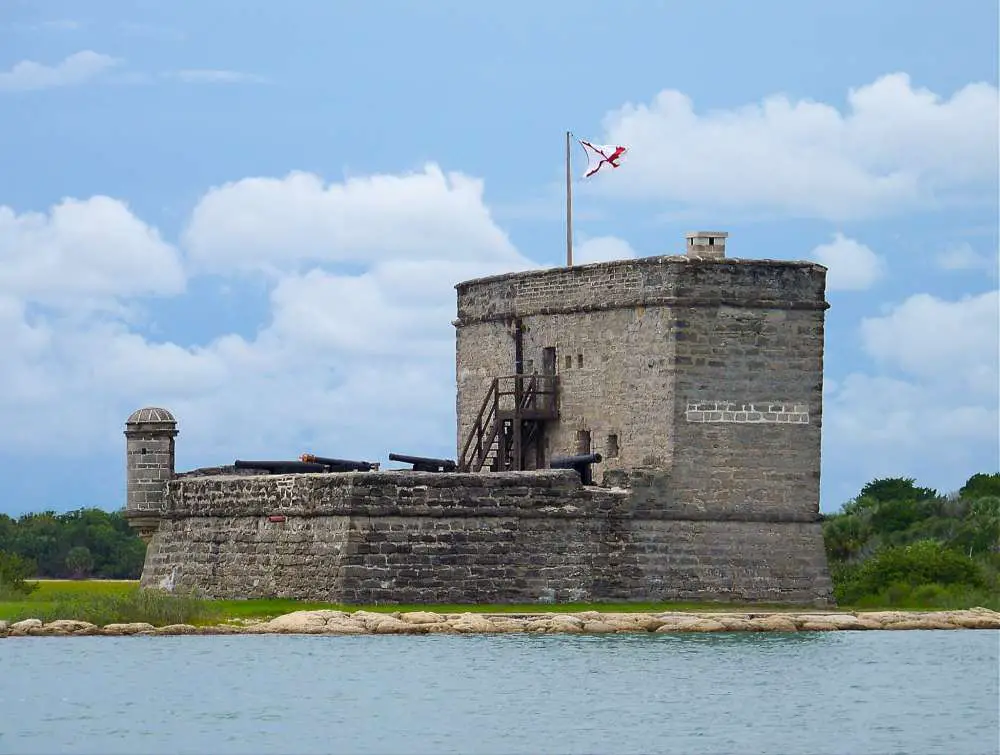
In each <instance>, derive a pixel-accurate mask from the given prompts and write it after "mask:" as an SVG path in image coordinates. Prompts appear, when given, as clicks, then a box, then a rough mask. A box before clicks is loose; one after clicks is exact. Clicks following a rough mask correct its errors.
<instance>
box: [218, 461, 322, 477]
mask: <svg viewBox="0 0 1000 755" xmlns="http://www.w3.org/2000/svg"><path fill="white" fill-rule="evenodd" d="M233 466H234V467H235V468H236V469H260V470H263V471H265V472H268V473H270V474H302V473H305V472H325V471H326V467H325V466H324V465H322V464H315V463H311V462H305V461H243V460H241V459H237V460H236V461H234V462H233Z"/></svg>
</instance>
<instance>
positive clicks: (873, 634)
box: [0, 630, 1000, 755]
mask: <svg viewBox="0 0 1000 755" xmlns="http://www.w3.org/2000/svg"><path fill="white" fill-rule="evenodd" d="M998 655H1000V632H996V631H984V630H975V631H968V630H965V631H963V630H958V631H936V632H935V631H902V632H887V631H870V632H815V633H799V634H764V633H762V634H704V635H641V636H637V635H599V636H579V635H492V636H453V635H452V636H448V635H430V636H392V635H387V636H381V635H379V636H337V637H330V636H327V637H323V636H287V635H285V636H273V635H247V636H214V637H79V638H64V637H57V638H9V639H6V640H0V753H39V754H40V755H53V754H54V753H61V754H69V753H88V754H89V753H94V754H95V755H97V754H98V753H100V754H101V755H115V754H117V753H123V754H125V753H127V754H128V755H140V754H141V753H171V754H172V755H184V754H185V753H192V754H194V755H208V754H212V755H227V754H228V753H248V754H254V755H264V754H266V753H281V754H282V755H299V754H302V753H377V754H378V755H387V754H389V753H407V754H410V753H417V754H419V753H434V754H435V755H439V754H443V753H462V754H463V755H465V754H466V753H470V754H471V753H502V754H503V755H508V754H511V753H545V754H546V755H549V754H554V753H619V752H621V753H684V754H685V755H705V754H707V753H726V754H727V755H729V754H730V753H732V754H736V753H738V754H739V755H750V754H751V753H780V754H781V755H789V754H792V755H794V754H801V755H822V754H825V753H838V754H839V753H845V754H850V755H866V754H870V755H875V754H879V755H881V754H882V753H906V754H907V755H923V754H924V753H928V754H930V753H941V754H942V755H989V754H992V753H997V752H998V751H1000V744H998V726H1000V722H998V717H1000V714H998V694H1000V693H998V662H1000V661H998Z"/></svg>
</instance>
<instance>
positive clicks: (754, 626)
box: [747, 614, 798, 632]
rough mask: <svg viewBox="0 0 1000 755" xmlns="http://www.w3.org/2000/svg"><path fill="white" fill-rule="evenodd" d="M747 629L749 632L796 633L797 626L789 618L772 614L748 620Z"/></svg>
mask: <svg viewBox="0 0 1000 755" xmlns="http://www.w3.org/2000/svg"><path fill="white" fill-rule="evenodd" d="M747 629H748V630H749V631H751V632H796V631H798V625H797V624H796V623H795V621H794V620H793V619H792V618H791V617H789V616H784V615H782V614H772V615H771V616H761V617H756V618H753V619H749V620H748V621H747Z"/></svg>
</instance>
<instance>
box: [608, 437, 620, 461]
mask: <svg viewBox="0 0 1000 755" xmlns="http://www.w3.org/2000/svg"><path fill="white" fill-rule="evenodd" d="M617 456H618V436H617V435H615V434H611V435H609V436H608V458H609V459H614V458H617Z"/></svg>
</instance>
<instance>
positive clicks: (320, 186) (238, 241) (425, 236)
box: [184, 165, 526, 270]
mask: <svg viewBox="0 0 1000 755" xmlns="http://www.w3.org/2000/svg"><path fill="white" fill-rule="evenodd" d="M184 241H185V244H186V246H187V248H188V249H189V250H190V253H191V257H192V260H193V261H194V262H196V263H197V264H199V265H200V266H202V267H203V268H204V269H207V270H220V269H225V270H228V269H233V268H240V269H244V270H246V269H261V268H268V267H273V266H275V265H278V266H280V265H288V264H294V263H297V262H305V261H309V262H319V261H325V262H363V263H367V262H371V261H374V260H382V259H396V258H399V259H408V258H409V259H414V258H420V259H425V260H427V259H430V260H452V261H488V260H494V261H504V262H506V263H507V264H508V265H510V264H514V265H516V264H524V263H525V262H526V261H525V260H524V258H522V257H521V256H520V255H519V254H518V252H517V250H516V249H515V248H514V246H513V244H511V242H510V240H509V239H508V237H507V234H506V233H504V232H503V231H502V230H501V229H500V228H498V227H497V226H496V225H495V224H494V222H493V220H492V218H491V216H490V213H489V210H488V209H487V208H486V205H485V204H484V202H483V183H482V181H479V180H476V179H473V178H470V177H468V176H465V175H462V174H461V173H448V174H445V173H444V172H443V171H442V170H441V169H440V168H439V167H437V166H436V165H428V166H426V167H425V168H424V169H423V170H422V171H420V172H415V173H410V174H405V175H398V176H397V175H375V176H365V177H357V178H349V179H347V180H346V181H344V182H343V183H332V184H327V183H325V182H324V180H323V179H322V178H320V177H319V176H316V175H313V174H311V173H301V172H296V173H291V174H289V175H288V176H286V177H284V178H246V179H243V180H241V181H236V182H233V183H229V184H226V185H224V186H220V187H217V188H214V189H212V190H210V191H209V192H208V193H207V194H206V195H205V196H204V197H203V198H202V200H201V201H200V202H199V203H198V205H197V207H195V209H194V212H193V213H192V216H191V221H190V223H189V225H188V227H187V229H186V232H185V234H184Z"/></svg>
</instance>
